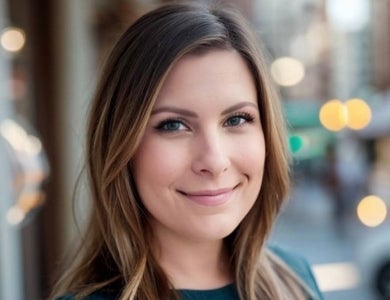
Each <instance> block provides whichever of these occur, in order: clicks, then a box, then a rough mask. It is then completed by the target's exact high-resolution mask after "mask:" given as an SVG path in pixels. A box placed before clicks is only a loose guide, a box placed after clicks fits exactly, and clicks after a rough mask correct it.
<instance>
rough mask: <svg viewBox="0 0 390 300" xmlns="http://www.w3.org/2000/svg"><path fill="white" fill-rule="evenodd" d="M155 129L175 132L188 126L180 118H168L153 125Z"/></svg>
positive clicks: (186, 128)
mask: <svg viewBox="0 0 390 300" xmlns="http://www.w3.org/2000/svg"><path fill="white" fill-rule="evenodd" d="M155 128H156V130H157V131H161V132H175V131H183V130H188V129H189V127H188V126H187V125H186V124H185V122H184V121H183V120H181V119H180V118H168V119H165V120H163V121H161V122H159V123H158V124H157V126H156V127H155Z"/></svg>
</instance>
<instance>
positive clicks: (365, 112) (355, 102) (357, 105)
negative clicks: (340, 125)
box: [345, 98, 371, 130]
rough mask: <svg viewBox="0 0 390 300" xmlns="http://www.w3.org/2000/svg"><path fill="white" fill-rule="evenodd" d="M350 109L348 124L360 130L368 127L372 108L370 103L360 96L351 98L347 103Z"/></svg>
mask: <svg viewBox="0 0 390 300" xmlns="http://www.w3.org/2000/svg"><path fill="white" fill-rule="evenodd" d="M345 105H346V107H347V111H348V122H347V126H348V127H349V128H351V129H355V130H359V129H363V128H364V127H366V126H367V125H368V124H369V123H370V121H371V109H370V107H369V106H368V104H367V103H366V102H365V101H364V100H362V99H358V98H354V99H350V100H348V101H347V102H346V103H345Z"/></svg>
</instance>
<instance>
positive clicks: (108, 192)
mask: <svg viewBox="0 0 390 300" xmlns="http://www.w3.org/2000/svg"><path fill="white" fill-rule="evenodd" d="M215 49H232V50H235V51H237V52H238V53H239V54H240V55H241V56H242V58H243V59H244V60H245V61H246V63H247V65H248V67H249V69H250V71H251V73H252V76H253V78H254V80H255V83H256V88H257V99H258V106H259V111H260V120H261V125H262V128H263V132H264V137H265V144H266V159H265V166H264V175H263V182H262V186H261V191H260V193H259V195H258V198H257V200H256V202H255V204H254V205H253V207H252V208H251V210H250V211H249V213H248V214H247V215H246V216H245V218H244V219H243V220H242V222H241V223H240V225H239V226H238V227H237V228H236V229H235V230H234V231H233V232H232V233H231V234H230V235H229V236H228V237H226V238H225V244H226V247H227V249H228V252H229V254H230V266H229V267H230V269H231V271H232V272H233V274H234V275H235V284H236V286H237V289H238V293H239V296H240V299H249V300H255V299H265V300H266V299H269V300H271V299H272V300H283V299H284V300H287V299H306V298H307V296H306V295H307V293H306V292H305V289H304V286H303V284H302V283H301V281H300V280H299V279H298V278H297V277H296V276H295V275H294V273H293V272H292V271H291V270H290V269H289V268H288V266H286V265H285V264H284V263H283V262H282V261H281V260H280V259H278V258H277V257H276V256H275V255H273V254H272V253H271V252H270V251H268V250H267V248H266V246H265V243H266V240H267V237H268V236H269V233H270V230H271V228H272V225H273V223H274V221H275V217H276V216H277V214H278V212H279V210H280V208H281V206H282V204H283V201H284V199H285V198H286V194H287V192H288V189H289V185H290V182H289V163H290V161H289V155H288V149H287V146H286V130H285V123H284V118H283V115H282V112H281V108H280V102H279V99H278V97H277V94H276V93H275V91H274V89H273V87H272V83H271V82H270V79H269V75H268V73H267V69H268V66H267V63H266V59H265V58H264V51H263V50H262V48H261V47H260V46H259V41H258V39H257V37H256V35H255V33H254V32H253V31H252V30H251V29H250V26H248V24H247V23H246V22H245V20H244V18H243V17H242V16H240V14H238V13H237V12H235V11H234V10H233V9H231V8H226V6H224V7H221V6H217V5H215V4H214V5H213V4H207V5H204V4H203V5H194V4H188V3H187V4H183V3H182V4H169V5H165V6H162V7H159V8H157V9H155V10H153V11H151V12H149V13H147V14H146V15H144V16H142V17H141V18H140V19H138V20H137V21H136V22H135V23H134V24H132V25H131V26H130V27H129V28H128V29H127V31H125V32H124V33H123V35H122V36H121V37H120V38H119V40H118V42H117V43H116V45H115V46H114V48H113V49H112V51H111V54H110V56H109V57H108V60H107V62H106V64H105V67H104V68H103V71H102V75H101V78H100V81H99V82H98V85H97V89H96V93H95V95H94V99H93V102H92V107H91V110H90V115H89V124H88V132H87V153H86V155H87V157H86V167H87V168H86V169H87V171H88V178H89V184H90V190H91V198H92V208H91V214H90V219H89V223H88V226H87V227H86V231H85V234H84V236H83V239H82V241H81V243H80V248H79V249H77V255H75V256H73V257H72V261H71V263H70V264H67V270H66V271H65V273H64V274H63V276H62V278H61V279H60V280H59V281H58V282H57V285H56V287H55V288H54V292H53V296H54V295H59V294H63V293H72V294H74V295H75V297H76V299H81V298H83V297H84V296H86V295H89V294H91V293H93V292H95V291H98V290H99V291H114V292H117V297H119V298H120V299H142V300H144V299H147V300H156V299H168V298H170V297H173V298H179V296H178V295H177V294H175V292H174V291H173V290H174V288H173V286H172V284H171V283H170V282H169V280H168V278H167V276H166V274H165V273H164V271H163V270H162V268H161V267H160V265H159V264H158V261H157V260H156V259H155V257H154V256H153V253H152V251H151V249H150V244H151V238H152V232H151V228H150V225H149V223H148V212H147V211H146V209H145V208H144V207H143V205H142V202H141V200H140V198H139V196H138V194H137V188H136V186H135V184H134V180H133V177H132V176H133V175H132V172H131V168H130V164H131V161H132V158H133V156H134V153H135V152H136V150H137V147H138V145H139V143H140V141H141V139H142V137H143V134H144V130H145V127H146V125H147V123H148V120H149V117H150V114H151V111H152V108H153V105H154V103H155V101H156V98H157V96H158V94H159V91H160V89H161V86H162V85H163V84H164V79H165V78H166V76H167V74H168V72H169V71H170V70H171V69H172V67H173V66H174V65H175V63H176V62H177V61H178V60H179V59H180V58H182V57H183V56H184V55H187V54H191V53H198V52H202V53H203V52H206V53H207V51H213V50H215ZM172 291H173V292H172Z"/></svg>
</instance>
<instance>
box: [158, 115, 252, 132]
mask: <svg viewBox="0 0 390 300" xmlns="http://www.w3.org/2000/svg"><path fill="white" fill-rule="evenodd" d="M254 121H255V116H254V115H252V114H250V113H248V112H236V113H233V114H231V115H229V116H228V117H227V118H226V119H225V120H224V121H223V123H222V126H223V127H233V128H235V127H241V126H243V125H245V124H251V123H253V122H254ZM154 128H155V129H156V130H157V131H159V132H164V133H174V132H179V131H190V130H191V128H192V127H191V126H190V125H189V124H188V123H187V121H185V120H183V119H181V118H175V117H170V118H167V119H164V120H162V121H160V122H159V123H158V124H157V126H155V127H154Z"/></svg>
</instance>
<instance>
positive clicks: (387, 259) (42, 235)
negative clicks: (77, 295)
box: [0, 0, 390, 300]
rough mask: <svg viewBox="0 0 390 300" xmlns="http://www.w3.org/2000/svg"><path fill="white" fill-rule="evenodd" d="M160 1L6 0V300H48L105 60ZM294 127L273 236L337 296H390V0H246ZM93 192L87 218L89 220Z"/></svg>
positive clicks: (2, 68)
mask: <svg viewBox="0 0 390 300" xmlns="http://www.w3.org/2000/svg"><path fill="white" fill-rule="evenodd" d="M163 2H164V1H157V0H154V1H153V0H138V1H136V0H133V1H132V0H89V1H78V0H58V1H50V0H35V1H28V0H0V224H1V226H0V234H1V236H0V243H1V244H0V299H4V300H5V299H12V300H20V299H32V300H37V299H43V298H44V297H45V296H47V294H48V291H49V287H50V284H51V281H52V279H53V276H54V274H55V270H56V269H57V267H58V263H59V260H60V258H61V256H62V255H63V254H64V252H65V251H66V249H68V248H69V247H71V245H72V239H73V238H74V237H75V235H76V232H77V229H76V227H75V225H74V219H73V215H72V198H73V191H74V186H75V182H76V179H77V177H78V174H79V172H80V171H81V169H82V167H83V162H82V160H83V148H84V144H83V143H84V140H83V139H84V126H85V124H84V122H85V119H86V113H87V110H88V106H89V101H90V98H91V94H92V92H93V88H94V85H95V82H96V74H97V73H98V72H99V70H100V67H101V65H102V63H103V61H104V58H105V55H106V54H107V52H108V50H109V49H110V47H111V46H112V44H113V42H114V41H115V39H116V38H117V37H118V36H119V34H120V33H121V32H122V31H123V30H124V29H125V28H126V27H127V26H128V25H129V24H130V23H132V22H133V21H134V19H135V18H137V17H138V16H139V15H140V14H142V13H144V12H146V11H148V10H150V9H152V8H154V7H156V6H157V5H159V4H161V3H163ZM230 2H234V3H235V4H236V5H237V7H238V8H239V9H240V10H241V11H242V12H243V13H244V14H245V15H246V16H247V18H248V20H249V21H250V22H251V23H252V24H253V25H254V27H255V28H256V30H257V33H258V35H259V37H260V38H261V39H262V41H263V44H264V48H265V49H266V51H267V52H268V56H269V60H270V72H271V75H272V77H273V80H274V81H275V83H276V84H277V85H278V87H279V89H280V95H281V97H282V100H283V107H284V112H285V116H286V119H287V120H288V124H289V142H290V150H291V153H292V155H293V158H294V164H293V169H294V173H293V181H294V186H293V189H292V191H291V194H290V196H289V198H290V199H289V202H288V204H287V205H286V206H285V207H284V209H283V211H282V213H281V215H280V217H279V218H278V222H277V224H276V226H275V228H274V231H273V233H272V236H271V242H273V243H280V244H282V245H283V246H284V247H285V248H288V249H290V250H291V251H295V252H298V253H301V254H303V255H304V256H305V257H306V258H307V259H308V260H309V262H310V263H311V264H312V266H313V270H314V272H315V276H316V277H317V280H318V283H319V285H320V288H321V289H322V290H323V292H324V295H325V299H329V300H335V299H354V300H374V299H390V221H389V218H390V217H389V216H388V210H389V207H390V32H389V31H390V0H294V1H289V0H272V1H270V0H242V1H239V0H237V1H230ZM87 197H88V195H87V193H86V192H84V191H83V190H81V191H80V192H79V193H78V199H79V200H81V201H78V203H77V204H76V205H75V207H74V211H75V212H76V215H77V216H78V217H79V218H81V219H82V218H83V216H84V215H85V212H86V210H87V205H85V204H83V202H82V200H83V199H84V200H85V199H86V198H87Z"/></svg>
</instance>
